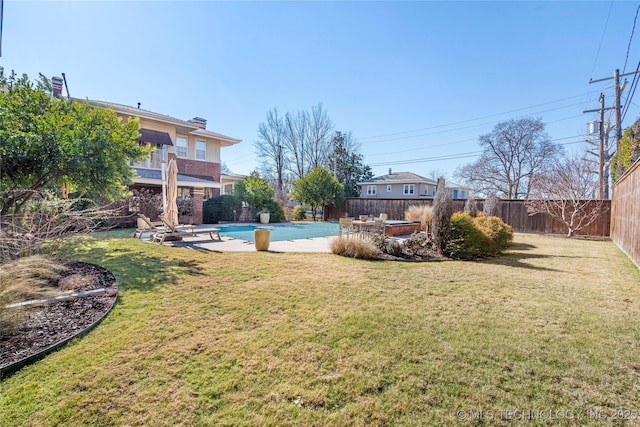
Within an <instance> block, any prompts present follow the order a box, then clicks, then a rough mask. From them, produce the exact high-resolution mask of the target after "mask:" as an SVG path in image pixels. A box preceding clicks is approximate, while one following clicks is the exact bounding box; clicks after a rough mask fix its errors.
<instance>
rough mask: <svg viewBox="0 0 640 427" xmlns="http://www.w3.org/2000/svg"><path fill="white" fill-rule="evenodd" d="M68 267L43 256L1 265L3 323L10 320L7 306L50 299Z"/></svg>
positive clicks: (0, 311)
mask: <svg viewBox="0 0 640 427" xmlns="http://www.w3.org/2000/svg"><path fill="white" fill-rule="evenodd" d="M66 270H67V267H65V266H64V265H61V264H60V262H58V261H57V260H54V259H51V258H47V257H44V256H40V255H34V256H30V257H25V258H20V259H18V260H15V261H11V262H8V263H5V264H2V265H1V266H0V324H6V323H7V322H8V320H9V317H8V313H9V310H15V309H6V308H5V306H6V305H8V304H13V303H16V302H21V301H26V300H29V299H35V298H42V297H46V296H50V295H52V294H53V293H54V291H55V290H56V287H55V284H56V283H57V281H58V280H59V279H60V276H61V274H62V273H63V272H64V271H66Z"/></svg>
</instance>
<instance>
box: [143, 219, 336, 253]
mask: <svg viewBox="0 0 640 427" xmlns="http://www.w3.org/2000/svg"><path fill="white" fill-rule="evenodd" d="M211 227H214V225H200V226H196V227H195V230H196V234H197V233H198V229H207V228H211ZM151 235H152V233H144V235H143V236H142V241H144V242H150V240H149V237H150V236H151ZM221 237H222V240H217V239H216V240H211V239H210V238H209V233H200V234H198V235H197V236H191V235H190V234H187V233H184V234H182V240H181V241H177V242H170V241H165V242H164V245H165V246H173V247H176V248H191V249H203V250H207V251H213V252H255V250H256V247H255V246H254V244H253V242H248V241H246V240H242V239H234V238H231V237H227V236H224V235H223V236H221ZM336 237H338V236H337V234H336V235H335V236H326V237H312V238H307V239H295V240H280V241H275V242H270V243H269V252H319V253H331V249H330V248H329V245H330V243H331V240H333V239H335V238H336Z"/></svg>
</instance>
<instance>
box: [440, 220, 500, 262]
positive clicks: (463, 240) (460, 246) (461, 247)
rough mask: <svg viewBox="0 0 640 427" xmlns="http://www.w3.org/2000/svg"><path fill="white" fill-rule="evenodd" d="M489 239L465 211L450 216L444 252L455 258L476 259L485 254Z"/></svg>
mask: <svg viewBox="0 0 640 427" xmlns="http://www.w3.org/2000/svg"><path fill="white" fill-rule="evenodd" d="M488 244H489V239H488V238H487V236H485V235H484V234H483V233H482V231H480V229H479V228H478V227H476V225H475V224H474V222H473V218H471V215H469V214H468V213H467V212H456V213H454V214H453V216H451V223H450V225H449V233H448V236H447V245H446V248H445V254H446V255H447V256H449V257H451V258H456V259H476V258H481V257H482V256H483V254H485V250H486V249H487V246H488Z"/></svg>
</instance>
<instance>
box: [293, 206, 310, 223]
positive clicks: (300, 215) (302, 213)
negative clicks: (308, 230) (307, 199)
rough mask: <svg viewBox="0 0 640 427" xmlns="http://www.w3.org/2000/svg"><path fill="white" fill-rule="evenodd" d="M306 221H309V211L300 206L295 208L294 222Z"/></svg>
mask: <svg viewBox="0 0 640 427" xmlns="http://www.w3.org/2000/svg"><path fill="white" fill-rule="evenodd" d="M305 219H307V210H306V209H305V208H303V207H302V206H300V205H298V206H296V207H295V208H293V220H294V221H304V220H305Z"/></svg>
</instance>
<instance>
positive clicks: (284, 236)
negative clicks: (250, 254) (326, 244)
mask: <svg viewBox="0 0 640 427" xmlns="http://www.w3.org/2000/svg"><path fill="white" fill-rule="evenodd" d="M218 228H220V234H221V235H223V236H227V237H231V238H234V239H240V240H247V241H249V242H253V240H254V238H253V232H254V230H255V229H256V228H263V229H267V230H271V241H272V242H278V241H281V240H296V239H310V238H312V237H325V236H337V235H338V223H337V222H299V223H285V224H264V225H220V226H218Z"/></svg>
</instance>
